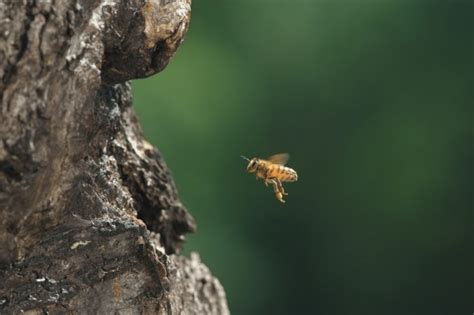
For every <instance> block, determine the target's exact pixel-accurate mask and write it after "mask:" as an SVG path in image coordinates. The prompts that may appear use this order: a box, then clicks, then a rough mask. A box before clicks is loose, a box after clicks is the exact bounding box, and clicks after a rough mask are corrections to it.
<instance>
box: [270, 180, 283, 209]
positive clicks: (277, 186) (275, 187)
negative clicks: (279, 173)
mask: <svg viewBox="0 0 474 315" xmlns="http://www.w3.org/2000/svg"><path fill="white" fill-rule="evenodd" d="M269 182H270V183H271V184H272V185H273V191H274V192H275V197H276V198H277V199H278V201H280V202H283V203H285V200H283V193H282V192H281V190H280V185H281V182H280V181H279V180H278V179H277V178H271V179H270V180H269ZM279 183H280V184H279Z"/></svg>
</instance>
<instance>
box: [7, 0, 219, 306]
mask: <svg viewBox="0 0 474 315" xmlns="http://www.w3.org/2000/svg"><path fill="white" fill-rule="evenodd" d="M189 19H190V1H189V0H85V1H77V0H61V1H60V0H6V1H5V0H4V1H2V2H0V99H1V108H0V313H1V314H15V313H19V312H26V313H29V314H43V313H49V314H62V313H78V314H93V313H98V314H114V313H117V314H227V313H228V308H227V304H226V298H225V293H224V290H223V288H222V286H221V285H220V284H219V282H218V280H217V279H215V278H214V277H213V276H212V275H211V274H210V272H209V270H208V269H207V268H206V267H205V266H204V265H203V264H202V263H201V262H200V260H199V257H198V256H197V254H193V255H191V257H190V258H186V257H182V256H179V250H180V248H181V245H182V243H183V241H184V239H185V234H186V233H188V232H193V231H195V229H196V225H195V222H194V220H193V218H192V216H191V215H190V214H189V213H188V211H187V210H186V208H185V207H184V206H183V205H182V203H181V202H180V201H179V199H178V196H177V192H176V188H175V185H174V182H173V179H172V177H171V175H170V172H169V170H168V168H167V166H166V164H165V162H164V161H163V159H162V157H161V155H160V153H159V152H158V151H157V150H156V149H155V148H154V147H153V146H151V145H150V144H149V143H148V142H146V141H145V139H144V137H143V134H142V131H141V129H140V126H139V123H138V121H137V117H136V115H135V113H134V110H133V107H132V103H131V91H130V85H129V83H127V80H130V79H133V78H140V77H146V76H149V75H152V74H155V73H157V72H159V71H161V70H162V69H163V68H164V67H165V66H166V65H167V63H168V62H169V59H170V58H171V57H172V56H173V54H174V53H175V51H176V49H177V48H178V46H179V44H180V43H181V41H182V39H183V37H184V35H185V33H186V31H187V28H188V25H189ZM157 123H159V122H157ZM177 128H179V127H177Z"/></svg>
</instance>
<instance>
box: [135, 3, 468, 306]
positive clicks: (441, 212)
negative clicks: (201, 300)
mask: <svg viewBox="0 0 474 315" xmlns="http://www.w3.org/2000/svg"><path fill="white" fill-rule="evenodd" d="M473 3H474V1H470V0H453V1H446V0H444V1H437V0H426V1H421V0H399V1H395V0H378V1H375V0H362V1H352V0H343V1H328V0H320V1H318V0H314V1H310V0H306V1H302V0H300V1H281V0H280V1H277V0H275V1H270V0H255V1H251V0H243V1H230V0H223V1H200V0H195V1H194V3H193V19H192V22H191V27H190V30H189V33H188V35H187V37H186V41H185V42H184V43H183V45H182V47H181V48H180V49H179V51H178V53H177V55H176V56H175V58H174V59H173V60H172V62H171V64H170V65H169V66H168V67H167V69H166V70H165V71H164V72H163V73H161V74H159V75H157V76H154V77H152V78H149V79H145V80H138V81H135V82H133V89H134V90H133V91H134V99H135V100H134V102H135V105H136V108H137V111H138V114H139V116H140V119H141V122H142V124H143V129H144V132H145V135H146V137H147V138H148V139H149V140H150V142H152V143H153V144H154V145H156V146H157V147H158V148H159V149H160V151H161V152H162V154H163V155H164V156H165V158H166V160H167V163H168V165H169V166H170V168H171V169H172V171H173V175H174V178H175V180H176V182H177V185H178V189H179V192H180V196H181V199H182V200H183V202H184V203H185V204H186V206H187V207H188V208H189V209H190V211H191V213H192V214H193V216H194V217H195V218H196V220H197V222H198V232H197V234H195V235H192V236H189V241H188V243H187V245H186V247H187V250H188V251H189V250H196V251H198V252H199V253H200V254H201V257H202V259H203V261H204V262H205V263H206V264H207V265H208V266H209V267H210V268H211V270H212V272H213V273H214V274H215V275H216V276H217V277H218V278H219V279H220V280H221V282H222V283H223V285H224V287H225V289H226V292H227V296H228V300H229V304H230V308H231V311H232V312H233V314H310V313H314V314H397V315H399V314H430V315H432V314H471V313H472V312H473V311H474V305H473V301H474V292H473V291H474V285H473V282H474V277H473V266H474V260H473V222H474V221H473V220H474V218H473V199H472V193H473V184H474V183H473V180H472V178H473V175H474V172H473V161H474V154H473V139H474V138H473V135H474V134H473V129H472V123H473V109H472V105H473V104H474V102H473V101H474V100H473V70H474V64H473V56H474V51H473V46H474V44H473V39H474V37H473V35H474V32H473V30H474V26H473V21H474V5H473ZM277 152H289V153H290V154H291V160H290V162H289V166H290V167H293V168H294V169H296V170H297V171H298V173H299V178H300V180H299V181H298V182H296V183H291V184H287V185H286V189H287V191H288V192H289V196H287V198H286V200H287V203H286V204H284V205H282V204H280V203H278V201H276V200H275V198H274V196H273V194H272V191H271V189H270V188H266V187H265V186H264V185H263V182H261V181H258V182H257V181H255V178H254V176H252V175H249V174H246V173H245V166H246V163H245V161H243V160H242V159H240V157H239V155H240V154H244V155H247V156H250V157H253V156H259V157H265V156H268V155H270V154H273V153H277Z"/></svg>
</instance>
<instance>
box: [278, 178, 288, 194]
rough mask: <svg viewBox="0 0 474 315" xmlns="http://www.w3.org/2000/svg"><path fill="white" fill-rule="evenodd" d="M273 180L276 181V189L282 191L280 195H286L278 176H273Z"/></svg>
mask: <svg viewBox="0 0 474 315" xmlns="http://www.w3.org/2000/svg"><path fill="white" fill-rule="evenodd" d="M275 180H276V182H277V183H278V190H279V191H280V192H281V193H282V195H284V196H286V195H288V194H287V193H286V192H285V189H284V188H283V184H282V183H281V180H279V179H278V178H275Z"/></svg>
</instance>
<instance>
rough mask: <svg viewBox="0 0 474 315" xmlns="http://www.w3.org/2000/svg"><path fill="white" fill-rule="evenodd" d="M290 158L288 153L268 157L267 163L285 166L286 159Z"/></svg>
mask: <svg viewBox="0 0 474 315" xmlns="http://www.w3.org/2000/svg"><path fill="white" fill-rule="evenodd" d="M289 158H290V155H289V154H288V153H279V154H275V155H272V156H270V157H269V158H268V159H267V161H269V162H272V163H274V164H278V165H285V164H286V162H288V159H289Z"/></svg>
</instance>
